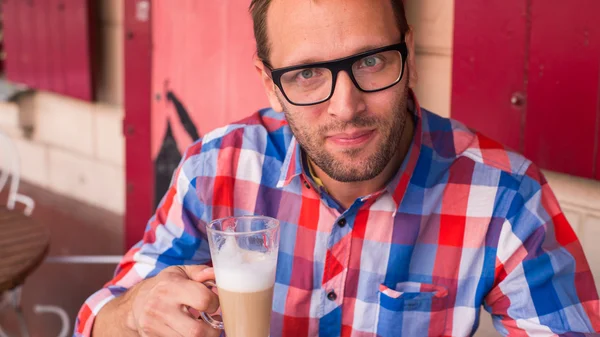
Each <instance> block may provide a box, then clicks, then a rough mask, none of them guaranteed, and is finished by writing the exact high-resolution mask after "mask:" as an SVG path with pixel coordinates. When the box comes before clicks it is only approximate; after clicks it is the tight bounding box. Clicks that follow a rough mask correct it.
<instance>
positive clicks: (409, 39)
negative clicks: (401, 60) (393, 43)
mask: <svg viewBox="0 0 600 337" xmlns="http://www.w3.org/2000/svg"><path fill="white" fill-rule="evenodd" d="M404 40H405V41H406V46H407V47H408V59H407V60H406V66H407V67H408V75H409V77H408V87H409V88H411V89H414V88H415V87H416V86H417V82H418V80H419V76H418V74H417V65H416V62H415V54H416V53H415V37H414V34H413V28H412V26H409V29H408V32H406V34H405V37H404Z"/></svg>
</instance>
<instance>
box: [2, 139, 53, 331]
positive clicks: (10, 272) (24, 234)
mask: <svg viewBox="0 0 600 337" xmlns="http://www.w3.org/2000/svg"><path fill="white" fill-rule="evenodd" d="M0 149H2V156H3V158H4V159H5V160H4V162H5V163H6V164H5V165H4V168H3V169H2V170H1V171H0V191H2V190H3V189H4V187H5V186H6V185H7V184H9V187H8V188H9V191H8V201H7V203H6V206H0V257H1V258H0V308H1V307H3V306H10V307H11V308H12V309H13V310H14V311H15V313H16V314H17V317H18V320H19V327H20V330H21V334H22V336H23V337H29V330H28V329H27V324H26V321H25V317H24V315H23V310H22V307H21V294H22V291H23V284H24V283H25V280H26V279H27V277H28V276H29V275H31V273H33V272H34V271H35V270H36V269H37V267H38V266H39V265H40V264H41V263H42V261H43V260H44V258H45V257H46V254H47V253H48V249H49V246H50V235H49V231H48V229H47V228H45V227H44V226H42V225H40V224H39V223H37V222H36V221H34V220H33V219H32V218H31V217H30V215H31V213H32V212H33V209H34V207H35V202H34V201H33V199H31V198H30V197H28V196H26V195H23V194H20V193H18V189H19V181H20V178H21V175H20V160H19V155H18V153H17V150H16V147H15V146H14V144H13V142H12V140H11V139H10V137H8V136H7V135H6V134H4V133H3V132H0ZM17 203H21V204H23V205H24V206H25V208H24V209H23V210H22V211H21V210H17V209H16V205H17ZM0 337H6V333H5V332H4V331H2V329H1V328H0Z"/></svg>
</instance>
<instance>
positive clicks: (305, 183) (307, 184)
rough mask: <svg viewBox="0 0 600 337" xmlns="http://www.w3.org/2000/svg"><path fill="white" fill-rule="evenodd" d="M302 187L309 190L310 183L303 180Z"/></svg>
mask: <svg viewBox="0 0 600 337" xmlns="http://www.w3.org/2000/svg"><path fill="white" fill-rule="evenodd" d="M304 187H306V188H307V189H309V190H310V184H309V183H308V181H306V180H305V181H304Z"/></svg>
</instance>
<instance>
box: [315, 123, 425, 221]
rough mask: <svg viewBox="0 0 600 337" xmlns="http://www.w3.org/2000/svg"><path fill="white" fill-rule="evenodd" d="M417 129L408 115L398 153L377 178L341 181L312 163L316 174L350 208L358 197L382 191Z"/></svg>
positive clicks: (401, 160)
mask: <svg viewBox="0 0 600 337" xmlns="http://www.w3.org/2000/svg"><path fill="white" fill-rule="evenodd" d="M414 131H415V124H414V121H413V119H412V118H410V115H407V119H406V126H405V129H404V132H403V133H402V135H401V137H402V139H400V144H399V145H398V148H397V149H396V153H395V154H394V156H393V157H392V159H391V160H390V161H389V163H388V164H387V165H386V167H385V168H384V169H383V171H382V172H381V173H380V174H379V175H377V176H376V177H375V178H373V179H370V180H365V181H357V182H349V183H345V182H340V181H337V180H335V179H333V178H331V177H330V176H328V175H327V174H326V173H325V172H324V171H323V170H321V168H320V167H318V166H317V165H314V164H313V165H312V167H313V169H314V171H315V174H316V175H317V176H318V177H319V179H321V181H322V182H323V185H324V186H325V188H326V189H327V192H328V193H329V195H331V196H332V197H333V198H334V199H335V200H337V201H338V202H339V203H340V204H341V205H342V206H343V207H344V208H345V209H348V208H349V207H350V206H351V205H352V204H353V203H354V201H355V200H356V199H358V198H360V197H363V196H366V195H369V194H373V193H375V192H378V191H380V190H381V189H383V188H384V187H385V185H386V184H387V183H388V182H389V181H390V180H391V179H392V178H393V177H394V175H395V174H396V172H398V170H399V169H400V165H402V162H403V161H404V158H405V157H406V155H407V153H408V151H409V150H410V144H411V142H412V139H413V136H414Z"/></svg>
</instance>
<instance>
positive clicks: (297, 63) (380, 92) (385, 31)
mask: <svg viewBox="0 0 600 337" xmlns="http://www.w3.org/2000/svg"><path fill="white" fill-rule="evenodd" d="M251 11H252V15H253V19H254V23H255V36H256V39H257V46H258V56H257V58H256V61H255V66H256V69H257V70H258V73H259V75H260V76H261V79H262V81H263V83H264V87H265V89H266V93H267V95H268V97H269V100H270V103H271V106H272V109H269V110H264V111H261V112H260V113H258V114H255V115H253V116H251V117H249V118H247V119H246V120H244V121H241V122H239V123H235V124H232V125H229V126H227V127H224V128H221V129H219V130H215V131H213V132H211V133H209V134H207V135H206V136H205V137H203V139H201V140H200V141H199V142H197V143H195V144H194V145H192V146H191V147H190V148H189V149H188V150H187V152H186V153H185V155H184V158H183V160H182V162H181V164H180V166H179V168H178V169H177V170H176V172H175V175H174V179H173V182H172V186H171V187H170V189H169V191H168V192H167V194H166V196H165V197H164V199H163V201H162V202H161V205H160V207H159V208H158V210H157V212H156V215H155V216H154V217H153V218H152V219H151V220H150V222H149V224H148V227H147V230H146V233H145V235H144V238H143V240H142V241H141V242H140V243H139V244H138V245H136V246H135V247H134V248H132V249H131V251H130V252H129V253H128V254H127V255H126V256H125V258H124V260H123V262H122V263H121V265H120V266H119V268H118V270H117V273H116V276H115V278H114V279H113V280H112V281H111V282H110V283H109V284H108V285H107V287H106V288H104V289H102V290H100V291H99V292H97V293H96V294H94V295H93V296H92V297H90V299H88V301H87V302H86V304H85V305H84V306H83V308H82V309H81V312H80V314H79V317H78V320H77V324H76V335H85V336H87V335H90V334H92V335H93V336H138V335H139V336H218V335H219V334H220V332H219V331H215V330H212V329H211V328H210V327H209V326H208V325H206V324H204V323H203V322H202V321H201V320H197V319H195V318H194V317H193V315H192V314H190V313H189V312H188V311H186V310H183V309H182V308H184V307H191V308H194V309H195V310H197V311H205V312H209V313H210V312H214V311H216V309H217V308H218V299H217V298H216V296H215V295H214V294H213V293H212V292H211V291H210V290H208V289H207V288H206V287H205V286H203V285H202V283H201V282H203V281H206V280H210V279H213V278H214V273H213V271H212V269H211V268H209V267H207V266H206V265H208V264H210V256H209V251H208V245H207V242H206V234H205V225H206V224H207V223H208V222H209V221H211V220H213V219H216V218H222V217H226V216H232V215H242V214H261V215H267V216H272V217H275V218H277V219H279V220H280V221H281V223H282V225H281V226H282V228H281V231H282V232H281V245H280V255H279V259H278V267H277V280H276V286H275V295H274V303H273V315H272V322H271V336H274V337H275V336H317V335H319V336H381V337H387V336H426V335H429V336H441V335H444V336H466V335H471V334H473V333H474V332H475V330H476V329H477V326H478V324H479V313H480V308H481V306H482V305H483V306H484V308H485V310H486V311H488V312H490V313H491V314H492V315H493V318H494V321H495V326H496V328H497V329H498V331H499V332H500V333H502V334H504V335H508V334H510V335H515V336H525V335H529V336H549V335H556V334H565V335H567V334H568V335H570V336H571V334H569V333H572V332H587V333H592V332H598V331H600V317H599V313H598V311H599V301H598V294H597V291H596V289H595V287H594V281H593V279H592V276H591V273H590V270H589V266H588V264H587V262H586V259H585V257H584V255H583V251H582V248H581V245H580V243H579V241H578V240H577V238H576V236H575V234H574V233H573V231H572V229H571V227H570V226H569V224H568V223H567V221H566V220H565V217H564V216H563V215H562V213H561V211H560V208H559V205H558V203H557V201H556V199H555V197H554V196H553V194H552V192H551V190H550V188H549V186H548V185H547V183H546V181H545V180H544V177H543V176H542V174H541V173H540V171H539V170H538V169H537V168H536V167H535V166H534V165H533V164H532V163H531V162H530V161H528V160H526V159H525V158H523V157H521V156H520V155H518V154H516V153H515V152H512V151H509V150H506V149H504V148H503V147H502V146H501V145H499V144H498V143H496V142H494V141H493V140H490V139H489V138H486V137H485V136H484V135H481V134H478V133H474V132H472V131H471V130H469V129H468V128H466V127H464V126H463V125H461V124H460V123H458V122H455V121H452V120H449V119H444V118H441V117H439V116H436V115H434V114H432V113H430V112H428V111H426V110H424V109H421V108H420V107H419V104H418V102H417V99H416V97H415V96H414V94H413V92H412V90H411V88H413V87H414V85H415V82H416V79H417V75H416V70H415V60H414V42H413V40H414V38H413V33H412V31H411V30H410V29H409V27H408V25H407V23H406V19H405V15H404V9H403V5H402V3H401V1H396V0H369V1H364V0H319V1H316V0H313V1H308V0H306V1H298V0H272V1H269V0H253V1H252V5H251ZM482 113H485V112H484V111H483V112H482ZM192 312H194V310H192Z"/></svg>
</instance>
